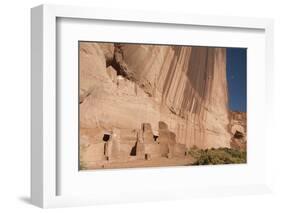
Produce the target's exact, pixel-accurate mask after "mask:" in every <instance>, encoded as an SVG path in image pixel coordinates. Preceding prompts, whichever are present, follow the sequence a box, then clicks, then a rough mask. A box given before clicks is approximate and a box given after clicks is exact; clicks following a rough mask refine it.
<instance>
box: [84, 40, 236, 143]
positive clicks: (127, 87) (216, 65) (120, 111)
mask: <svg viewBox="0 0 281 213" xmlns="http://www.w3.org/2000/svg"><path fill="white" fill-rule="evenodd" d="M79 50H80V55H79V60H80V63H79V64H80V67H79V69H80V144H82V145H83V144H84V145H87V144H88V145H90V144H95V143H100V142H101V141H102V138H103V136H104V134H106V133H108V134H111V133H112V131H113V129H119V130H120V134H121V135H120V138H121V143H122V142H123V143H128V144H134V143H135V141H136V132H137V130H139V129H140V128H141V125H142V123H149V124H150V125H151V128H152V132H153V135H155V136H156V137H157V136H158V135H159V130H158V123H159V122H160V121H163V122H165V123H166V124H167V125H168V128H169V129H170V130H171V131H172V132H173V133H175V135H176V142H177V143H179V144H184V145H185V147H186V148H190V147H192V146H197V147H198V148H211V147H214V148H218V147H230V139H231V135H230V132H229V130H228V128H229V127H228V125H229V112H228V93H227V80H226V49H225V48H208V47H186V46H162V45H133V44H113V43H93V42H80V44H79Z"/></svg>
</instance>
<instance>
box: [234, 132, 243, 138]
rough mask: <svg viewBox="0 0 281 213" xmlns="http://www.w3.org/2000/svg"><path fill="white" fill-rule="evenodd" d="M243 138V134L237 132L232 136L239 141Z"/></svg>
mask: <svg viewBox="0 0 281 213" xmlns="http://www.w3.org/2000/svg"><path fill="white" fill-rule="evenodd" d="M243 137H244V134H243V133H242V132H240V131H238V130H236V132H235V134H234V138H236V139H241V138H243Z"/></svg>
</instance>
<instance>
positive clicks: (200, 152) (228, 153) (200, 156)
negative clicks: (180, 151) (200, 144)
mask: <svg viewBox="0 0 281 213" xmlns="http://www.w3.org/2000/svg"><path fill="white" fill-rule="evenodd" d="M189 154H190V155H191V156H192V157H193V158H195V163H194V165H216V164H238V163H246V162H247V153H246V151H239V150H235V149H230V148H218V149H214V148H211V149H198V148H196V147H192V148H191V149H190V150H189Z"/></svg>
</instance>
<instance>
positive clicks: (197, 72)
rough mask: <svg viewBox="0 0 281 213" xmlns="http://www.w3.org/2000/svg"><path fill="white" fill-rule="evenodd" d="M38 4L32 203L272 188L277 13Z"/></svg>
mask: <svg viewBox="0 0 281 213" xmlns="http://www.w3.org/2000/svg"><path fill="white" fill-rule="evenodd" d="M31 14H32V18H31V19H32V20H31V21H32V31H31V39H32V48H31V50H32V119H31V120H32V147H31V153H32V162H31V168H32V173H31V177H32V180H31V182H32V184H31V185H32V187H31V198H32V203H34V204H35V205H38V206H41V207H56V206H73V205H89V204H98V203H116V202H137V201H144V200H165V199H178V198H187V197H198V196H214V195H219V196H222V195H233V194H237V195H240V194H251V193H264V192H270V184H271V182H270V180H271V170H270V153H269V152H270V125H271V124H270V123H271V122H270V119H272V114H271V113H270V108H271V107H272V100H271V97H270V91H271V87H272V84H271V79H272V78H273V74H272V70H273V68H272V54H273V50H272V48H273V38H272V30H273V24H272V20H269V19H255V18H236V17H215V16H194V15H193V16H191V15H186V14H161V13H148V12H140V11H114V10H112V11H111V12H110V13H108V11H107V12H105V11H103V10H101V9H96V8H82V7H81V8H80V7H67V6H52V5H43V6H39V7H36V8H33V9H32V11H31ZM109 14H110V15H109ZM268 112H269V113H268ZM256 115H259V116H258V117H257V116H256ZM120 195H122V196H120Z"/></svg>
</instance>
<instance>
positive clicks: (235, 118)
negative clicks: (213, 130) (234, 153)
mask: <svg viewBox="0 0 281 213" xmlns="http://www.w3.org/2000/svg"><path fill="white" fill-rule="evenodd" d="M229 130H230V132H231V135H232V137H231V142H230V146H231V148H233V149H238V150H246V148H247V115H246V113H245V112H235V111H232V112H230V123H229Z"/></svg>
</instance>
